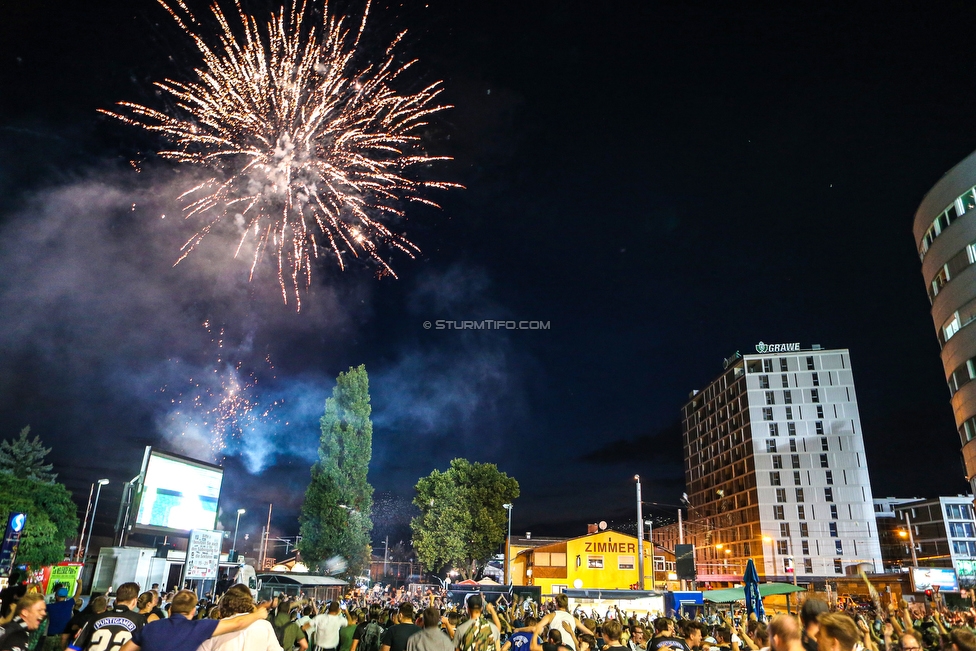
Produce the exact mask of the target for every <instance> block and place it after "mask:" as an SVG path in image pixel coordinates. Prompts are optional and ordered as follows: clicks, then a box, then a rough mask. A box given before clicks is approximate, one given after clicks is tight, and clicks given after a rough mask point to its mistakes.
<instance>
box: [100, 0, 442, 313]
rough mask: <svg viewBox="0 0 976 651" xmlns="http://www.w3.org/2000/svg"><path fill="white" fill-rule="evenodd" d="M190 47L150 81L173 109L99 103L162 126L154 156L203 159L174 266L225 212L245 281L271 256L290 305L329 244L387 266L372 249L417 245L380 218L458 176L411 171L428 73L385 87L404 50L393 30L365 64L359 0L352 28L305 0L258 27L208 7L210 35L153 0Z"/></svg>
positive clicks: (140, 122) (132, 119) (417, 160)
mask: <svg viewBox="0 0 976 651" xmlns="http://www.w3.org/2000/svg"><path fill="white" fill-rule="evenodd" d="M159 2H160V4H161V5H162V6H163V7H164V8H165V9H166V11H168V12H169V14H170V15H171V16H172V17H173V19H174V20H175V21H176V23H177V24H178V25H179V26H180V28H181V29H182V30H183V31H184V32H185V33H186V34H187V36H189V37H190V38H191V39H192V41H193V43H194V44H195V46H196V48H197V50H198V51H199V53H200V55H201V57H202V65H201V66H200V67H199V68H197V69H196V70H195V77H194V78H193V79H192V80H190V81H175V80H172V79H166V80H164V81H162V82H157V83H156V86H157V87H159V88H160V89H161V90H162V91H163V92H164V93H166V94H168V95H169V96H170V97H172V98H173V99H174V100H175V105H176V106H175V109H174V111H173V112H172V113H173V114H172V115H171V114H169V113H164V112H162V111H158V110H155V109H152V108H149V107H147V106H142V105H140V104H134V103H131V102H119V106H120V107H121V109H119V110H118V112H116V111H104V110H103V111H102V112H103V113H105V114H107V115H110V116H112V117H114V118H117V119H119V120H121V121H123V122H125V123H126V124H130V125H134V126H138V127H141V128H143V129H147V130H149V131H152V132H156V133H159V134H161V135H162V136H163V137H164V138H165V139H166V140H167V141H169V143H170V147H169V148H167V149H165V150H163V151H161V152H159V153H160V155H161V156H163V157H165V158H168V159H171V160H174V161H178V162H180V163H189V164H191V165H195V166H199V167H201V168H203V169H206V170H208V171H209V172H210V174H212V176H211V177H210V178H209V179H207V180H206V181H204V182H203V183H200V184H198V185H196V186H194V187H192V188H190V189H189V190H187V191H186V192H184V193H183V194H182V195H181V199H183V200H184V201H185V206H184V212H185V216H186V218H192V217H199V218H202V219H203V224H202V226H201V227H200V228H199V229H198V230H197V232H196V233H194V235H193V236H192V237H191V238H190V239H189V240H188V241H187V242H186V244H184V246H183V248H182V254H181V255H180V257H179V259H178V260H177V264H178V263H179V262H180V261H182V260H183V259H185V258H186V256H187V255H189V253H190V252H191V251H193V250H194V249H195V248H196V246H197V245H198V244H199V243H200V242H201V241H202V240H203V239H204V238H205V237H206V236H207V235H208V234H209V233H210V232H211V230H212V229H213V228H214V226H216V225H217V224H218V223H219V222H220V221H221V220H222V219H225V218H226V217H228V216H233V218H234V219H235V221H236V222H237V223H238V225H239V226H240V227H241V231H242V235H241V238H240V241H239V243H238V245H237V249H236V252H235V255H239V254H240V253H241V252H242V250H243V249H244V247H245V244H247V243H248V241H249V239H250V240H253V243H252V245H253V247H254V254H253V260H252V262H251V278H253V276H254V271H255V268H256V267H257V265H258V263H259V262H260V261H261V260H262V259H263V258H264V256H265V254H266V253H270V255H271V256H272V257H274V258H275V259H276V265H277V274H278V283H279V285H280V286H281V292H282V297H283V298H284V300H285V302H286V303H287V302H288V296H289V294H290V293H293V294H294V296H295V301H296V307H297V308H298V309H301V290H302V286H303V285H304V287H305V288H306V289H307V288H308V286H309V285H310V283H311V278H312V260H313V258H315V257H318V256H320V255H323V254H327V253H328V252H331V253H332V254H334V255H335V257H336V260H337V261H338V264H339V266H340V268H343V269H344V268H345V261H344V259H343V256H344V255H346V254H347V253H351V254H353V255H354V256H356V257H360V256H362V257H365V258H367V259H371V260H374V261H375V262H376V263H378V264H379V265H380V269H381V271H382V273H384V274H390V275H392V276H394V277H396V274H395V273H394V271H393V269H392V268H391V267H390V265H389V262H388V261H387V259H386V258H384V257H383V256H384V253H385V251H386V250H388V249H391V248H392V249H398V250H400V251H402V252H404V253H406V254H407V255H409V256H410V257H411V258H413V257H414V256H415V254H416V253H419V251H420V249H419V248H418V247H417V246H416V245H415V244H414V243H412V242H411V241H410V240H408V239H407V238H406V237H405V236H404V235H403V234H400V233H396V232H394V231H393V230H391V227H390V226H388V225H387V223H388V222H391V221H396V220H399V219H402V218H403V217H404V212H403V206H404V205H405V204H406V203H409V202H418V203H423V204H426V205H430V206H435V207H437V204H436V203H435V202H433V201H431V200H430V199H428V198H427V197H426V196H425V195H426V194H427V191H428V190H430V189H447V188H452V187H460V186H459V185H457V184H454V183H448V182H443V181H432V180H425V179H421V178H418V174H416V173H415V172H416V171H417V170H418V168H420V167H427V166H428V165H429V164H430V163H432V162H434V161H440V160H449V158H448V157H445V156H431V155H428V154H427V153H426V152H425V150H424V147H423V144H422V142H421V137H420V135H418V134H419V132H420V131H421V130H422V129H423V127H425V126H426V125H427V119H428V118H429V117H430V116H431V115H432V114H434V113H437V112H439V111H443V110H445V109H448V108H451V107H450V106H448V105H443V104H439V103H438V102H437V97H438V96H439V95H440V93H441V92H442V88H441V83H440V82H436V83H433V84H430V85H429V86H427V87H425V88H423V89H422V90H420V91H418V92H415V93H401V92H397V91H396V90H394V89H393V87H392V84H393V83H394V82H395V81H396V80H397V78H398V77H400V75H401V74H402V73H403V72H404V71H405V70H407V69H408V68H409V67H411V66H412V65H413V64H414V63H416V61H415V60H414V61H408V62H407V63H404V64H398V63H397V57H396V55H395V50H396V47H397V45H398V43H399V42H400V40H401V39H402V38H403V35H404V34H405V32H401V33H400V34H399V35H397V37H396V38H395V39H394V40H393V42H392V43H391V44H390V45H389V46H388V47H387V48H386V50H385V52H384V54H383V57H382V58H381V59H378V60H376V61H372V62H368V63H362V64H360V63H358V62H359V60H360V59H362V58H364V57H363V55H362V53H360V41H361V37H362V35H363V30H364V29H365V27H366V19H367V17H368V16H369V4H367V5H366V8H365V10H364V12H363V17H362V20H361V21H360V22H359V25H358V27H356V28H350V27H349V26H347V18H346V17H337V16H334V15H332V14H331V13H330V12H329V8H328V4H327V2H326V4H325V6H324V7H323V10H322V19H321V21H318V20H315V19H313V18H312V16H313V14H314V13H315V12H313V11H312V10H311V8H310V1H309V0H293V1H292V3H291V4H290V5H286V6H282V7H281V8H280V9H279V11H278V12H277V13H273V14H272V15H271V17H270V18H269V20H268V21H267V22H266V23H264V24H261V23H259V21H258V20H256V19H255V18H254V17H252V16H249V15H247V14H246V13H245V12H244V10H243V9H242V7H241V5H240V2H239V1H238V2H235V5H234V6H235V8H236V16H235V17H234V18H235V22H234V23H233V24H232V21H231V20H230V18H229V17H228V15H227V14H225V13H224V11H223V10H222V9H221V8H220V6H219V5H217V4H214V5H213V6H212V7H211V11H212V12H213V15H214V17H215V18H216V20H217V23H218V24H219V26H220V29H219V32H218V35H217V38H216V39H214V41H215V43H214V44H213V45H211V44H209V43H208V40H207V38H206V37H205V35H204V33H203V30H202V28H201V26H200V23H199V22H198V21H197V19H196V18H195V17H194V15H193V14H192V13H191V12H190V10H189V9H188V8H187V6H186V5H185V4H184V3H183V2H182V0H175V2H167V1H166V0H159Z"/></svg>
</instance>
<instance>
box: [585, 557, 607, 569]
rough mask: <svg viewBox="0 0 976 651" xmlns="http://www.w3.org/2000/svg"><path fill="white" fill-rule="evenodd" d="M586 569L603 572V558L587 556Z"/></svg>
mask: <svg viewBox="0 0 976 651" xmlns="http://www.w3.org/2000/svg"><path fill="white" fill-rule="evenodd" d="M586 567H587V568H588V569H591V570H602V569H603V556H587V557H586Z"/></svg>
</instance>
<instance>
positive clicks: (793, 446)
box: [790, 423, 796, 452]
mask: <svg viewBox="0 0 976 651" xmlns="http://www.w3.org/2000/svg"><path fill="white" fill-rule="evenodd" d="M792 424H793V423H790V425H792ZM790 452H796V439H790Z"/></svg>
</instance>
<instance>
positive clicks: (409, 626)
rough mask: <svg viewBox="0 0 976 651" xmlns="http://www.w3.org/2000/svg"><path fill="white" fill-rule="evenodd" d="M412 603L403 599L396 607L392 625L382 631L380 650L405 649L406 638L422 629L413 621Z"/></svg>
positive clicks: (399, 650) (401, 650) (402, 650)
mask: <svg viewBox="0 0 976 651" xmlns="http://www.w3.org/2000/svg"><path fill="white" fill-rule="evenodd" d="M413 612H414V611H413V604H411V603H410V602H409V601H404V602H402V603H401V604H400V607H399V608H398V609H397V614H396V619H395V620H394V624H393V626H391V627H390V628H388V629H387V630H386V631H385V632H384V633H383V640H382V642H381V644H380V651H406V649H407V640H409V639H410V636H412V635H414V634H415V633H419V632H420V631H421V630H422V629H421V628H420V627H419V626H417V625H416V624H414V623H413Z"/></svg>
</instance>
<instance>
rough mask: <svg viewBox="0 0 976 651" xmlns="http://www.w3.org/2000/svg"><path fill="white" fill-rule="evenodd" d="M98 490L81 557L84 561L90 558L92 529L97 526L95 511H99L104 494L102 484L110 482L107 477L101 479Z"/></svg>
mask: <svg viewBox="0 0 976 651" xmlns="http://www.w3.org/2000/svg"><path fill="white" fill-rule="evenodd" d="M96 483H97V484H98V490H96V491H95V506H93V507H92V518H91V524H89V525H88V538H87V539H85V554H84V556H82V557H81V562H82V563H84V562H85V561H87V560H88V546H89V545H90V544H91V538H92V530H93V529H94V528H95V513H96V512H97V511H98V497H99V495H101V494H102V486H104V485H106V484H107V483H108V480H107V479H99V480H98V482H96Z"/></svg>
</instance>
